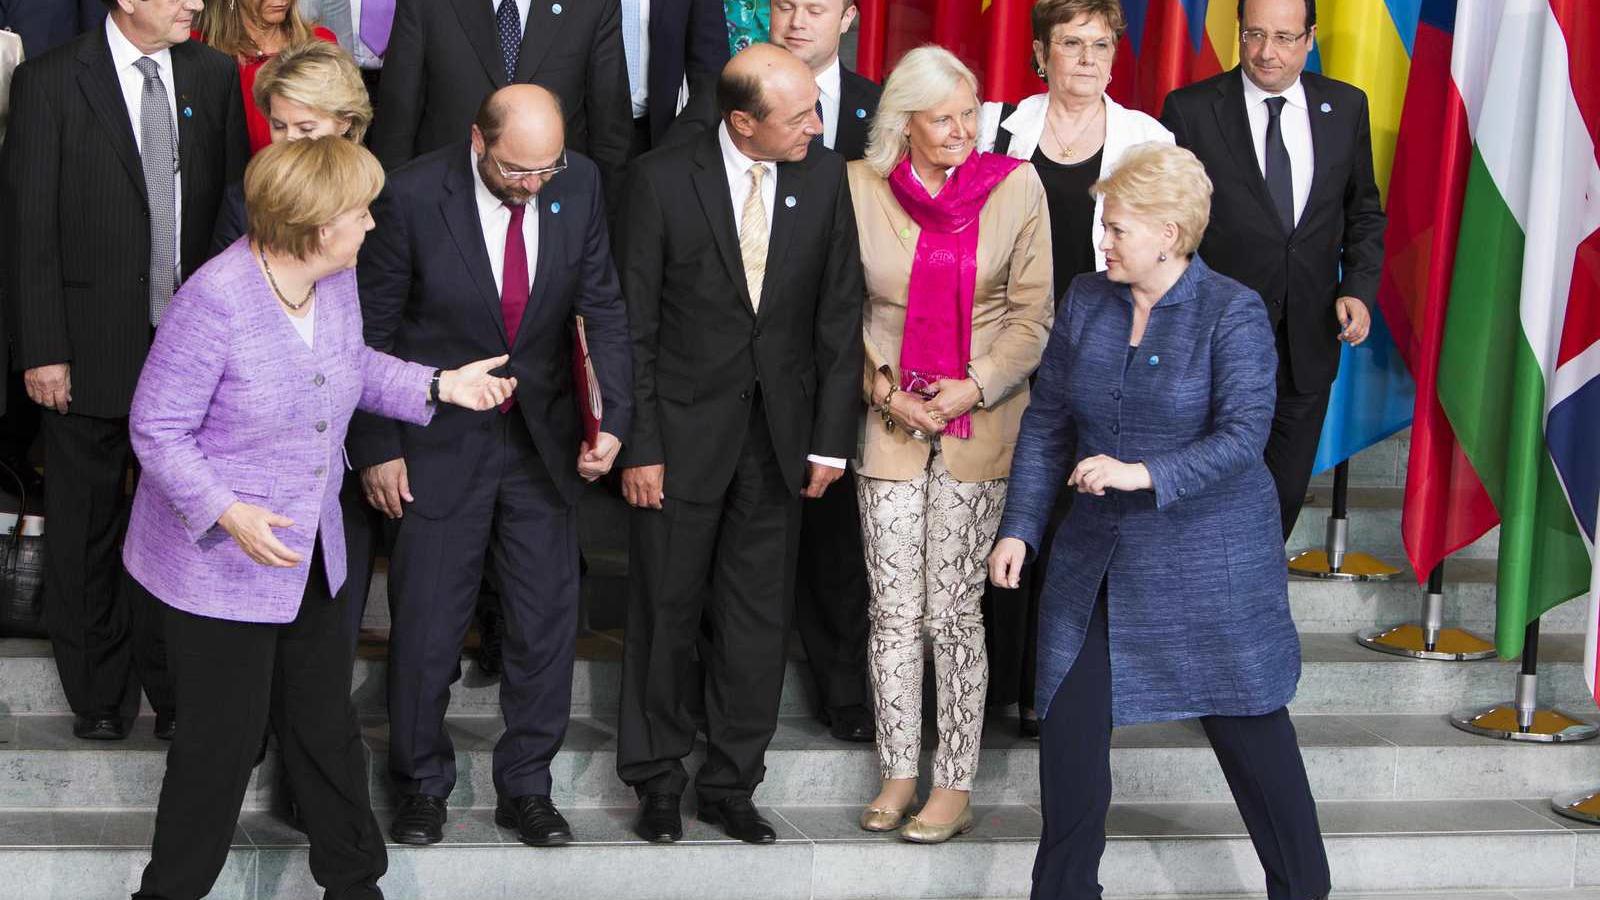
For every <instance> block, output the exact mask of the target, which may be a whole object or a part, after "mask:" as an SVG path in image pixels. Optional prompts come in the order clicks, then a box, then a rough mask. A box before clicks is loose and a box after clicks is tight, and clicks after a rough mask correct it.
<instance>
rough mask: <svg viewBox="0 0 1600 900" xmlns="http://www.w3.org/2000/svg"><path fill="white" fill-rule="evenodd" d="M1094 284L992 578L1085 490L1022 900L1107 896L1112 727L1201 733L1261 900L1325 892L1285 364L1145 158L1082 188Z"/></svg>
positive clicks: (1057, 344)
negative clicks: (1089, 198) (1303, 685)
mask: <svg viewBox="0 0 1600 900" xmlns="http://www.w3.org/2000/svg"><path fill="white" fill-rule="evenodd" d="M1094 190H1095V192H1096V193H1097V194H1099V195H1102V196H1103V197H1104V199H1105V213H1104V221H1105V232H1106V233H1105V239H1104V240H1103V242H1102V244H1101V249H1102V250H1104V251H1105V254H1106V264H1107V269H1106V271H1104V272H1101V273H1096V274H1091V275H1081V276H1079V277H1078V278H1076V279H1074V280H1073V281H1072V284H1071V286H1070V287H1069V288H1068V293H1067V296H1066V298H1065V300H1064V301H1063V303H1062V306H1061V313H1060V315H1059V316H1058V318H1057V319H1056V323H1055V328H1054V332H1053V333H1052V334H1051V336H1050V343H1049V345H1048V346H1047V347H1046V349H1045V355H1044V361H1043V363H1042V364H1041V366H1040V369H1039V375H1038V381H1037V384H1036V386H1035V388H1034V394H1033V398H1032V401H1031V403H1030V404H1029V406H1028V411H1027V413H1026V414H1025V415H1024V417H1023V420H1022V432H1021V435H1020V436H1019V438H1018V440H1017V447H1016V454H1015V457H1014V460H1013V462H1012V469H1011V484H1010V488H1009V492H1008V496H1007V498H1006V510H1005V516H1004V518H1003V519H1002V521H1001V525H1000V531H999V535H1000V540H999V541H998V542H997V543H996V545H995V549H994V552H993V554H992V555H991V556H990V559H989V569H990V577H991V578H992V579H993V580H994V581H995V583H996V584H997V585H999V586H1001V587H1010V586H1014V585H1015V583H1016V579H1017V575H1018V571H1019V570H1020V568H1021V566H1022V564H1023V562H1025V561H1026V560H1027V559H1028V558H1030V557H1031V556H1033V555H1034V554H1036V553H1037V552H1038V551H1039V549H1040V547H1039V541H1040V536H1041V535H1042V534H1043V532H1044V529H1045V525H1046V523H1047V522H1048V520H1049V514H1050V508H1051V506H1052V504H1053V503H1054V500H1055V496H1056V493H1057V491H1058V490H1060V489H1062V488H1064V487H1065V488H1067V489H1074V490H1076V491H1078V493H1079V497H1078V499H1077V501H1076V502H1075V503H1074V504H1073V507H1072V511H1071V512H1070V513H1069V514H1068V516H1067V520H1066V522H1065V523H1064V524H1063V525H1062V527H1061V529H1060V531H1059V532H1058V533H1057V535H1056V538H1055V541H1054V544H1053V546H1052V548H1051V552H1052V554H1053V557H1052V562H1051V566H1050V571H1049V574H1048V580H1047V582H1046V585H1045V592H1044V596H1043V597H1042V598H1041V602H1040V611H1039V615H1040V623H1039V675H1038V684H1037V686H1036V697H1035V701H1036V704H1037V708H1038V710H1039V714H1040V716H1041V718H1042V720H1043V725H1042V726H1041V737H1042V739H1043V744H1042V748H1041V753H1040V760H1039V763H1040V789H1041V793H1042V794H1043V806H1042V809H1043V812H1044V834H1043V836H1042V838H1041V840H1040V844H1039V854H1038V858H1037V859H1036V860H1035V863H1034V884H1033V896H1034V897H1035V898H1048V900H1079V898H1098V897H1099V896H1100V885H1099V877H1098V873H1099V866H1100V857H1101V854H1102V853H1103V852H1104V850H1105V818H1106V811H1107V809H1108V808H1109V806H1110V802H1111V768H1110V740H1111V728H1112V727H1113V726H1114V725H1132V724H1137V723H1140V722H1158V721H1166V720H1170V719H1191V718H1198V719H1200V722H1201V725H1202V726H1203V727H1204V729H1205V732H1206V736H1207V737H1208V738H1209V739H1210V741H1211V745H1212V748H1213V749H1214V750H1215V752H1216V754H1217V760H1218V762H1220V763H1221V765H1222V769H1223V773H1224V774H1225V775H1226V776H1227V779H1228V785H1229V787H1230V788H1231V789H1232V790H1233V795H1234V799H1235V801H1236V802H1237V803H1238V806H1239V812H1240V814H1241V815H1242V817H1243V818H1244V821H1245V825H1246V827H1247V828H1248V829H1249V831H1250V836H1251V839H1252V841H1253V842H1254V843H1255V846H1256V851H1257V854H1258V855H1259V857H1260V859H1261V863H1262V867H1263V868H1264V869H1265V870H1266V873H1267V879H1266V880H1267V894H1268V896H1269V897H1270V898H1273V900H1280V898H1281V900H1310V898H1317V897H1322V896H1324V895H1326V894H1327V892H1328V890H1329V881H1328V864H1327V858H1326V856H1325V854H1324V852H1323V846H1322V835H1321V831H1320V828H1319V826H1318V824H1317V813H1316V804H1315V801H1314V800H1313V799H1312V796H1311V789H1310V787H1309V785H1308V784H1307V782H1306V773H1305V765H1304V763H1303V762H1302V760H1301V758H1300V749H1299V745H1298V743H1297V741H1296V738H1295V733H1294V727H1293V725H1292V724H1290V721H1289V714H1288V712H1287V710H1286V709H1285V705H1286V704H1287V703H1288V702H1289V700H1290V699H1291V698H1292V697H1293V696H1294V691H1295V684H1296V682H1298V680H1299V677H1300V641H1299V637H1298V635H1297V634H1296V632H1295V628H1294V622H1293V621H1292V620H1291V619H1290V617H1289V602H1288V582H1287V579H1288V574H1287V570H1286V567H1285V564H1284V558H1283V543H1282V540H1281V537H1282V535H1281V531H1280V523H1279V516H1278V501H1277V495H1276V492H1275V489H1274V487H1273V482H1272V478H1271V476H1270V475H1269V474H1268V473H1267V469H1266V465H1265V464H1264V463H1263V462H1262V457H1261V451H1262V448H1263V447H1264V446H1265V444H1266V440H1267V432H1268V430H1269V428H1270V427H1271V423H1272V410H1273V404H1274V400H1275V396H1276V375H1275V373H1276V370H1277V369H1276V367H1277V359H1276V353H1275V351H1274V347H1273V337H1272V330H1271V327H1270V326H1269V325H1268V321H1267V312H1266V307H1265V306H1264V305H1263V303H1262V302H1261V298H1260V297H1259V296H1258V295H1257V294H1256V293H1255V292H1253V291H1251V290H1250V289H1249V288H1246V287H1245V286H1244V285H1242V284H1240V283H1238V282H1237V281H1234V280H1233V279H1231V278H1227V277H1225V276H1223V275H1220V274H1218V273H1216V272H1214V271H1212V270H1211V269H1210V268H1208V267H1207V266H1206V264H1205V263H1204V262H1203V261H1202V260H1201V259H1200V257H1199V256H1197V255H1195V249H1196V248H1197V247H1198V246H1199V244H1200V238H1201V235H1202V234H1204V232H1205V227H1206V222H1207V219H1208V218H1209V215H1210V206H1211V182H1210V180H1209V179H1208V178H1207V177H1206V174H1205V169H1204V167H1203V166H1202V165H1201V164H1200V162H1199V160H1197V159H1196V158H1195V156H1194V155H1193V154H1192V153H1190V152H1189V151H1187V150H1183V149H1180V148H1176V147H1172V146H1169V145H1165V144H1144V145H1141V146H1138V147H1135V148H1133V149H1132V150H1130V151H1129V152H1128V153H1127V155H1126V156H1124V157H1123V161H1122V163H1121V164H1120V165H1119V166H1118V167H1117V169H1116V171H1114V172H1113V173H1112V174H1110V175H1109V176H1107V177H1106V178H1104V179H1102V180H1101V181H1100V182H1098V183H1097V184H1096V185H1095V188H1094Z"/></svg>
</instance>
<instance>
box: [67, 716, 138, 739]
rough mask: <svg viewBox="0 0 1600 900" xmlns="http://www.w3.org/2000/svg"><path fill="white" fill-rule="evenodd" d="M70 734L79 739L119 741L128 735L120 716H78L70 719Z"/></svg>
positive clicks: (126, 727)
mask: <svg viewBox="0 0 1600 900" xmlns="http://www.w3.org/2000/svg"><path fill="white" fill-rule="evenodd" d="M72 736H73V737H75V738H77V739H78V740H80V741H120V740H122V739H124V738H126V737H127V736H128V726H127V725H126V724H124V723H123V721H122V717H120V716H78V717H77V718H76V719H73V720H72Z"/></svg>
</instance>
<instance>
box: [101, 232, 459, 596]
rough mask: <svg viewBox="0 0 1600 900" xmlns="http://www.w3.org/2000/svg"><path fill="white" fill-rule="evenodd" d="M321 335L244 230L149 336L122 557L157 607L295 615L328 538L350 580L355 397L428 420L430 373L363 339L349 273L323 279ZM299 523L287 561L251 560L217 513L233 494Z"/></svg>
mask: <svg viewBox="0 0 1600 900" xmlns="http://www.w3.org/2000/svg"><path fill="white" fill-rule="evenodd" d="M312 315H314V316H316V327H315V334H314V336H313V342H314V346H312V347H307V346H306V343H305V341H304V340H303V339H301V337H300V335H299V333H297V332H296V331H295V328H294V325H293V324H291V323H290V322H289V319H288V317H287V316H286V315H285V314H284V311H283V309H282V308H281V307H280V306H279V305H278V303H277V301H276V299H275V298H274V297H273V294H272V289H271V287H270V286H269V285H268V284H267V281H266V279H265V277H264V276H263V275H262V274H261V271H260V269H259V268H258V267H257V265H256V262H255V258H254V256H253V255H252V254H251V252H250V247H249V244H248V242H247V240H246V239H244V238H241V239H240V240H238V241H236V242H235V243H234V244H233V245H232V246H230V247H229V248H228V249H227V250H224V251H223V252H222V253H221V254H219V255H218V256H217V257H215V258H214V259H212V260H211V261H210V262H209V263H207V264H206V265H205V266H203V267H201V269H200V270H199V271H198V272H196V273H195V274H194V276H193V277H192V278H190V279H189V280H188V281H187V282H186V283H185V284H184V285H183V288H182V290H180V291H178V294H177V296H176V297H175V298H173V302H172V305H171V306H170V307H169V308H168V309H167V312H166V315H165V317H164V318H163V319H162V322H161V327H160V328H159V329H157V331H156V337H155V343H154V345H153V346H151V348H150V355H149V358H148V359H147V360H146V362H145V365H144V371H143V372H142V373H141V374H140V376H139V387H138V389H137V390H136V391H135V393H134V397H133V409H132V412H131V413H130V417H129V420H128V425H129V429H130V431H131V432H132V437H133V451H134V453H135V454H136V455H137V456H138V457H139V463H140V465H142V466H143V467H144V472H143V475H142V477H141V478H140V480H139V489H138V492H137V493H136V494H135V496H134V498H133V512H132V514H131V517H130V519H129V522H128V536H127V540H126V541H125V542H124V543H123V548H122V559H123V562H124V563H125V564H126V565H127V567H128V572H129V573H130V574H131V575H133V577H134V578H136V579H138V581H139V583H140V584H142V585H144V586H145V587H146V588H147V589H149V591H150V592H151V593H152V594H154V595H156V596H157V597H159V598H160V599H161V600H162V601H163V602H164V603H166V604H167V605H169V606H172V607H175V608H177V609H180V610H183V611H185V612H190V613H194V614H196V615H201V616H208V617H211V618H216V619H231V620H234V621H240V622H266V623H282V622H291V621H293V620H294V618H295V616H296V614H297V613H298V611H299V609H300V599H301V596H302V595H303V594H304V593H305V587H306V579H307V577H308V575H309V574H310V565H311V558H312V552H311V551H312V549H313V542H314V541H315V540H316V538H317V535H318V533H319V532H320V533H321V536H322V547H323V553H322V559H323V564H324V566H325V567H326V571H327V577H328V585H329V587H330V588H331V589H332V590H334V591H337V590H338V589H339V586H340V585H342V584H343V583H344V578H345V548H344V525H343V522H342V520H341V517H340V513H339V486H340V483H341V480H342V478H343V475H344V455H343V447H344V436H345V429H346V427H347V426H348V425H349V423H350V416H351V414H352V413H353V412H354V411H355V409H356V408H357V407H360V408H361V409H363V410H366V411H368V412H373V413H377V414H379V415H383V416H388V417H390V418H396V419H401V420H404V421H407V422H412V423H415V424H419V425H421V424H427V422H428V421H429V419H430V418H431V417H432V416H433V407H432V405H431V404H430V403H429V401H428V382H429V380H430V379H431V378H432V375H433V370H432V369H430V368H428V367H427V366H422V365H418V364H416V363H409V362H404V361H402V360H399V359H395V358H394V357H392V356H387V355H385V354H383V353H379V352H378V351H376V350H372V349H370V348H368V347H367V345H366V344H365V343H364V342H363V340H362V335H361V306H360V303H359V301H358V299H357V296H356V273H355V270H354V269H350V270H346V271H343V272H339V273H338V274H335V275H330V276H328V277H327V278H324V279H323V280H322V281H319V282H318V283H317V301H316V304H315V306H314V307H313V311H312ZM237 500H242V501H244V502H246V503H252V504H255V505H258V506H263V507H266V508H267V509H270V510H272V511H273V512H276V513H279V514H281V515H285V516H288V517H289V518H290V519H293V520H294V525H293V526H292V527H290V528H282V529H278V530H277V535H278V539H279V540H281V541H283V543H284V544H285V545H287V546H288V547H289V548H290V549H292V550H294V551H295V552H297V553H299V554H301V556H302V557H303V559H302V561H301V563H300V564H299V565H298V566H295V567H294V568H275V567H270V566H263V565H260V564H258V563H255V562H253V561H251V560H250V558H249V557H247V556H245V554H244V551H243V550H241V549H239V546H238V545H237V544H235V543H234V541H233V539H232V538H231V537H229V536H228V533H227V532H226V531H224V530H223V529H222V528H221V527H220V526H218V525H217V524H216V523H217V519H218V518H219V517H220V516H221V515H222V513H223V511H225V510H226V509H227V508H228V507H229V506H231V505H232V504H233V503H234V501H237Z"/></svg>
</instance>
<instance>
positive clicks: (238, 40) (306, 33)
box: [194, 0, 339, 155]
mask: <svg viewBox="0 0 1600 900" xmlns="http://www.w3.org/2000/svg"><path fill="white" fill-rule="evenodd" d="M194 36H195V37H197V38H199V39H200V40H202V41H204V42H205V43H206V44H207V45H209V46H211V47H215V48H216V49H218V50H221V51H222V52H223V53H226V54H228V55H229V56H231V57H233V59H234V62H236V63H238V64H239V87H240V93H241V98H240V102H242V103H243V104H244V124H245V127H246V129H247V130H248V131H249V132H250V153H251V154H252V155H254V154H256V153H258V152H260V150H261V148H262V147H265V146H267V145H268V144H270V143H272V131H271V129H270V128H269V127H268V126H267V119H266V115H265V114H264V113H263V111H262V110H261V109H260V108H259V107H258V106H256V105H255V104H254V103H252V102H251V99H252V98H253V97H254V96H255V81H256V78H258V77H259V76H260V74H261V69H262V67H263V66H265V65H266V64H267V62H268V61H269V60H271V59H272V58H273V57H275V56H277V55H278V54H279V53H282V52H283V51H285V50H287V49H289V48H290V47H294V46H298V45H300V44H304V43H306V42H308V41H325V42H327V43H329V44H333V45H335V46H337V42H338V40H339V39H338V37H337V36H335V35H334V33H333V32H331V31H329V30H328V29H326V28H323V27H322V26H321V25H315V26H313V25H311V24H309V23H308V22H306V20H305V17H304V16H302V15H300V9H299V3H298V0H206V5H205V8H204V9H202V10H201V11H200V14H199V15H198V16H196V17H195V20H194Z"/></svg>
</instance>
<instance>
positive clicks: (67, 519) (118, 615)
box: [43, 411, 174, 717]
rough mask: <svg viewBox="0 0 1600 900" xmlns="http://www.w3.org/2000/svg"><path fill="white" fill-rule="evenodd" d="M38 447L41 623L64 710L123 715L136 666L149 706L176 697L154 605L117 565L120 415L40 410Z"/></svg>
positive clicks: (166, 705) (122, 468)
mask: <svg viewBox="0 0 1600 900" xmlns="http://www.w3.org/2000/svg"><path fill="white" fill-rule="evenodd" d="M43 432H44V446H45V506H44V510H45V521H46V525H45V528H46V537H45V548H44V590H45V625H46V627H47V628H48V629H49V631H50V642H51V644H52V645H53V647H54V649H55V657H56V669H57V671H58V673H59V674H60V676H61V687H62V690H63V691H65V692H66V695H67V702H68V703H69V704H71V706H72V711H73V712H74V713H76V714H78V715H80V716H118V715H120V716H124V717H127V716H131V715H133V714H134V713H135V712H136V711H137V708H138V694H137V692H136V691H131V690H130V685H129V681H128V679H129V672H130V669H132V670H133V671H136V672H137V674H138V676H139V680H140V681H141V682H142V683H143V685H144V690H145V693H146V694H147V695H148V696H149V697H150V705H151V706H152V707H154V708H155V709H156V711H157V712H161V713H166V712H170V711H171V710H172V708H173V704H174V697H173V690H172V684H171V679H170V677H169V676H168V674H167V670H166V669H167V667H166V661H165V658H164V651H163V649H162V637H161V633H162V619H161V613H160V606H159V604H158V603H157V602H156V601H155V600H154V599H153V598H151V597H150V596H149V594H147V593H146V592H145V591H144V590H143V589H141V588H139V586H138V584H137V583H136V582H134V580H133V579H132V578H130V577H128V575H127V573H126V572H125V571H124V570H123V568H122V556H121V554H122V536H123V533H124V532H125V531H126V529H127V525H128V506H129V504H128V492H127V479H128V470H129V468H130V467H131V466H133V465H134V459H133V451H132V448H131V447H130V446H129V444H128V420H127V419H101V418H96V417H93V416H80V415H76V414H73V413H68V414H67V415H64V416H63V415H59V414H57V413H55V412H53V411H52V412H48V413H46V415H45V416H44V423H43Z"/></svg>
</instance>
